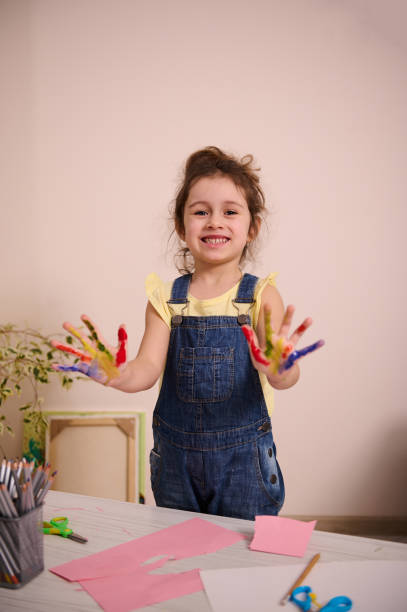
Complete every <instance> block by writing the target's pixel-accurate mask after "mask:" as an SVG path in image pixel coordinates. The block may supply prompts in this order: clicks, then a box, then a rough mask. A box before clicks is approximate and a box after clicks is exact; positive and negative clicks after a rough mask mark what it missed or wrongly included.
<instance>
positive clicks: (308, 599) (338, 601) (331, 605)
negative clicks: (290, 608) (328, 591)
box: [290, 586, 352, 612]
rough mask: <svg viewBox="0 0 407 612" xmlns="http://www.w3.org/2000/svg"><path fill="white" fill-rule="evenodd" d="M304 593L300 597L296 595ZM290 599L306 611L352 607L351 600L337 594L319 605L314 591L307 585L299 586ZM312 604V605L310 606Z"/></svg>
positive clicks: (329, 611) (344, 611)
mask: <svg viewBox="0 0 407 612" xmlns="http://www.w3.org/2000/svg"><path fill="white" fill-rule="evenodd" d="M303 594H305V598H304V597H303V596H302V597H301V599H299V598H298V597H297V595H303ZM290 601H292V602H294V603H295V604H296V605H297V606H298V607H299V608H301V610H304V612H307V611H308V610H318V612H323V611H324V610H326V612H348V610H350V609H351V608H352V600H351V599H349V597H346V596H345V595H339V596H338V597H333V598H332V599H330V600H329V601H328V603H327V604H325V605H324V606H321V605H320V604H319V603H318V602H317V600H316V595H315V593H313V592H312V589H311V587H309V586H299V587H297V588H296V589H294V591H293V592H292V593H291V597H290ZM312 604H314V607H312Z"/></svg>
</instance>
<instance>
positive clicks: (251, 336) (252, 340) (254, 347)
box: [242, 325, 270, 366]
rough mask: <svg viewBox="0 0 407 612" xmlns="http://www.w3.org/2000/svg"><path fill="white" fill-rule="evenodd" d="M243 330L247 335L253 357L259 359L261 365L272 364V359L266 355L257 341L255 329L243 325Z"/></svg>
mask: <svg viewBox="0 0 407 612" xmlns="http://www.w3.org/2000/svg"><path fill="white" fill-rule="evenodd" d="M242 332H243V333H244V335H245V338H246V340H247V343H248V345H249V348H250V351H251V353H252V355H253V359H254V360H255V361H257V363H260V364H261V365H265V366H268V365H270V361H269V360H268V359H266V358H265V357H264V355H263V352H262V351H261V349H260V348H259V346H258V343H257V341H256V335H255V333H254V331H253V329H252V328H251V327H249V326H248V325H242Z"/></svg>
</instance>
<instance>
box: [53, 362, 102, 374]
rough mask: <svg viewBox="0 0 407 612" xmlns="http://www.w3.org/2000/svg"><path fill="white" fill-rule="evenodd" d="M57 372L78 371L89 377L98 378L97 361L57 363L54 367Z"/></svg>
mask: <svg viewBox="0 0 407 612" xmlns="http://www.w3.org/2000/svg"><path fill="white" fill-rule="evenodd" d="M54 369H55V370H57V371H58V372H80V373H81V374H85V376H90V377H91V378H99V370H98V367H97V363H95V362H93V361H92V363H84V362H80V363H78V364H74V365H70V366H68V365H57V366H55V368H54Z"/></svg>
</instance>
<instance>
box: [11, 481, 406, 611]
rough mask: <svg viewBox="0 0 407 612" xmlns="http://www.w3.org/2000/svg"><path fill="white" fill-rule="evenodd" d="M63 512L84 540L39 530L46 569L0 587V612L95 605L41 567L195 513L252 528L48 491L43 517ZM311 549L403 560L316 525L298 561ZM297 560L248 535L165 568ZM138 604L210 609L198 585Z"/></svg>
mask: <svg viewBox="0 0 407 612" xmlns="http://www.w3.org/2000/svg"><path fill="white" fill-rule="evenodd" d="M64 515H66V516H68V518H69V521H70V526H71V527H72V528H73V530H74V531H76V532H77V533H79V534H81V535H84V536H86V537H87V538H88V539H89V541H88V543H87V544H79V543H77V542H74V541H73V540H69V539H66V538H61V537H59V536H52V535H47V536H44V557H45V571H44V572H42V574H40V575H39V576H37V577H36V578H35V579H33V580H32V581H31V582H29V583H28V584H26V585H25V586H23V587H22V588H20V589H16V590H11V589H5V588H0V611H1V612H17V611H24V612H48V611H49V612H55V611H57V612H65V611H66V612H68V611H69V612H72V611H73V612H75V611H76V610H78V611H81V612H85V611H87V610H100V608H99V606H98V605H97V604H96V602H95V601H94V600H93V599H92V598H91V597H90V596H89V595H88V594H87V593H86V592H85V591H82V590H80V585H79V584H78V583H75V582H73V583H70V582H67V581H65V580H63V579H62V578H59V577H58V576H55V575H54V574H52V573H51V572H49V571H48V569H49V568H50V567H53V566H55V565H59V564H61V563H66V562H67V561H72V560H73V559H77V558H79V557H82V556H86V555H90V554H92V553H96V552H99V551H102V550H104V549H106V548H110V547H112V546H116V545H117V544H122V543H124V542H127V541H129V540H131V539H134V538H137V537H140V536H144V535H147V534H149V533H153V532H154V531H157V530H159V529H163V528H164V527H168V526H170V525H175V524H177V523H180V522H182V521H185V520H188V519H190V518H193V517H196V516H200V517H202V518H205V519H207V520H210V521H212V522H213V523H215V524H217V525H221V526H222V527H226V528H229V529H233V530H235V531H238V532H240V533H243V534H245V535H247V536H249V537H250V538H251V537H252V536H253V533H254V522H252V521H244V520H240V519H231V518H225V517H219V516H217V517H213V516H209V515H206V514H201V515H199V514H195V513H191V512H183V511H180V510H168V509H166V508H156V507H154V506H142V505H137V504H132V503H128V502H120V501H114V500H110V499H102V498H97V497H88V496H85V495H76V494H73V493H62V492H60V491H50V492H49V493H48V495H47V498H46V504H45V508H44V520H48V519H51V518H53V517H55V516H64ZM317 552H320V553H321V561H343V560H359V561H360V560H363V559H373V560H385V559H387V560H403V561H407V544H399V543H396V542H387V541H384V540H372V539H367V538H358V537H354V536H345V535H340V534H335V533H327V532H322V531H320V532H318V531H314V532H313V535H312V537H311V542H310V544H309V546H308V549H307V553H306V556H305V557H304V559H303V560H302V561H304V565H305V563H306V561H308V560H309V559H310V558H311V556H312V555H314V554H315V553H317ZM299 562H300V560H299V559H298V558H294V557H284V556H281V555H272V554H268V553H261V552H254V551H250V550H249V549H248V541H247V540H242V541H240V542H237V543H236V544H234V545H232V546H230V547H228V548H224V549H223V550H220V551H219V552H217V553H213V554H209V555H202V556H200V557H191V558H189V559H183V560H180V561H174V562H171V571H185V570H188V569H193V568H195V567H199V568H201V569H215V568H232V567H250V566H264V565H266V566H272V565H287V564H293V565H297V564H298V563H299ZM282 609H283V608H282ZM142 610H143V611H144V612H151V611H152V610H161V611H163V610H165V612H174V611H176V612H192V611H193V612H210V606H209V603H208V600H207V598H206V595H205V592H204V591H201V592H199V593H194V594H192V595H187V596H184V597H181V598H178V599H173V600H170V601H165V602H163V603H161V604H155V605H153V606H149V607H147V608H142Z"/></svg>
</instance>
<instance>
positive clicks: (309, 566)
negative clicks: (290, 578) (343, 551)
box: [280, 553, 321, 606]
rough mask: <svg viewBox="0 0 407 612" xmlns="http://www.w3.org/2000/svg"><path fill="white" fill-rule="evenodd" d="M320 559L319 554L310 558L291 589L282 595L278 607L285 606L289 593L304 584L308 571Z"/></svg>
mask: <svg viewBox="0 0 407 612" xmlns="http://www.w3.org/2000/svg"><path fill="white" fill-rule="evenodd" d="M320 557H321V555H320V554H319V553H318V554H316V555H314V556H313V557H312V559H311V561H310V562H309V563H308V565H307V567H306V568H305V570H304V571H303V572H302V573H301V574H300V575H299V576H298V578H297V580H296V581H295V582H294V584H293V585H292V587H291V588H290V589H289V590H288V591H287V593H286V594H285V595H284V597H283V598H282V599H281V600H280V606H285V604H286V603H287V601H288V599H289V597H290V596H291V593H292V592H293V591H294V590H295V589H296V588H297V587H298V586H300V584H302V583H303V582H304V579H305V578H306V577H307V576H308V574H309V573H310V571H311V570H312V568H313V567H314V565H315V563H316V562H317V561H318V560H319V558H320Z"/></svg>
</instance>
